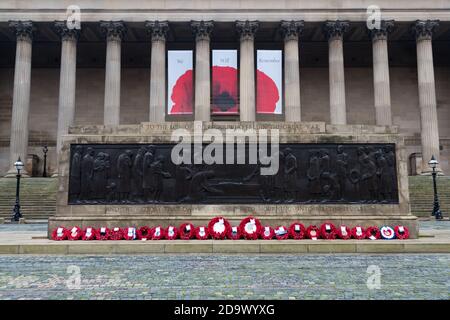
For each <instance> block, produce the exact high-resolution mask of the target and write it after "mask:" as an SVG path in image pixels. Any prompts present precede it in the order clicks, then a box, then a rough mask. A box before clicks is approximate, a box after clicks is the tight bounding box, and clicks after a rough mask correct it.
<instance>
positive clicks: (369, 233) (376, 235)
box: [366, 226, 381, 240]
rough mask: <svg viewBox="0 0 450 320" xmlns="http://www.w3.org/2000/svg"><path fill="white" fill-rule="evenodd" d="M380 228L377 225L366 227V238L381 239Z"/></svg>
mask: <svg viewBox="0 0 450 320" xmlns="http://www.w3.org/2000/svg"><path fill="white" fill-rule="evenodd" d="M380 237H381V234H380V229H378V227H376V226H372V227H368V228H367V229H366V238H367V239H370V240H378V239H380Z"/></svg>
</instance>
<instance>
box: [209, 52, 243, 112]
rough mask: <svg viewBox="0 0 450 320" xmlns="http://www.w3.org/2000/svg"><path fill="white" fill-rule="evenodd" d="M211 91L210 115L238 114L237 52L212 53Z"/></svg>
mask: <svg viewBox="0 0 450 320" xmlns="http://www.w3.org/2000/svg"><path fill="white" fill-rule="evenodd" d="M211 91H212V101H211V112H212V114H215V115H220V114H227V115H229V114H238V113H239V108H238V68H237V50H213V51H212V85H211Z"/></svg>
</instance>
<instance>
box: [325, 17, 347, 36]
mask: <svg viewBox="0 0 450 320" xmlns="http://www.w3.org/2000/svg"><path fill="white" fill-rule="evenodd" d="M349 26H350V24H349V22H348V21H342V20H335V21H330V20H327V21H325V23H324V25H323V31H324V33H325V36H326V37H327V39H328V40H332V39H334V38H339V39H342V37H343V36H344V33H345V32H347V30H348V28H349Z"/></svg>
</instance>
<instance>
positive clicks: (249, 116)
mask: <svg viewBox="0 0 450 320" xmlns="http://www.w3.org/2000/svg"><path fill="white" fill-rule="evenodd" d="M258 26H259V22H258V21H248V20H247V21H237V22H236V29H237V31H238V32H239V35H240V42H241V48H240V52H239V54H240V63H239V95H240V98H239V109H240V110H239V112H240V119H241V121H255V119H256V103H255V56H254V55H255V52H254V50H255V49H254V36H255V33H256V31H257V30H258Z"/></svg>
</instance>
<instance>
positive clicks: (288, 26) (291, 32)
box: [280, 20, 305, 41]
mask: <svg viewBox="0 0 450 320" xmlns="http://www.w3.org/2000/svg"><path fill="white" fill-rule="evenodd" d="M304 26H305V22H304V21H303V20H299V21H294V20H291V21H285V20H283V21H281V23H280V28H281V33H282V35H283V37H284V41H287V40H298V36H299V35H301V33H302V31H303V27H304Z"/></svg>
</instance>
